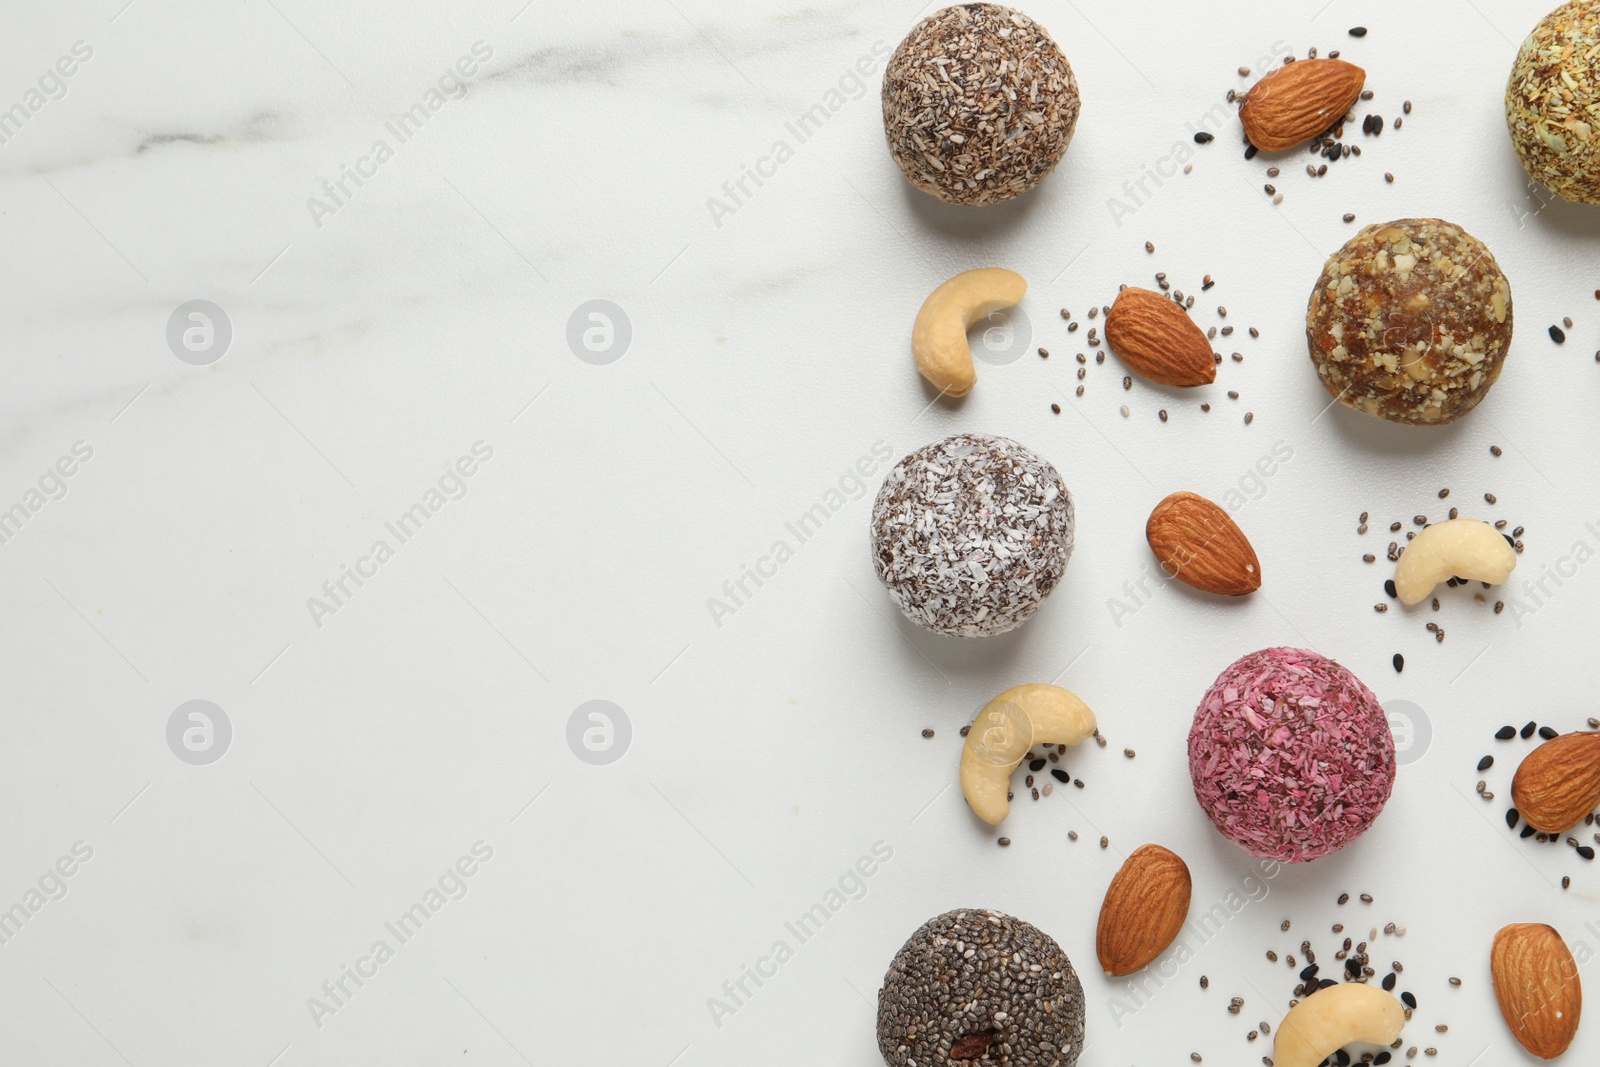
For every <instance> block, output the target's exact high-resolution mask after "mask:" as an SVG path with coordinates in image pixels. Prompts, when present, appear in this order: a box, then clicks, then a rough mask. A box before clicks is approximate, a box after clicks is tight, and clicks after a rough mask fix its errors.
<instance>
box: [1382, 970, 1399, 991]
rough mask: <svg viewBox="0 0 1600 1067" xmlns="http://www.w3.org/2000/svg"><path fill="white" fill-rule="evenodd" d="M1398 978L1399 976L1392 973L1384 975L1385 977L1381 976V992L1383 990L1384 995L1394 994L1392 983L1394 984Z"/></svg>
mask: <svg viewBox="0 0 1600 1067" xmlns="http://www.w3.org/2000/svg"><path fill="white" fill-rule="evenodd" d="M1398 977H1399V976H1398V975H1396V974H1394V973H1393V972H1390V973H1389V974H1386V975H1384V976H1383V990H1384V992H1386V993H1393V992H1394V983H1395V981H1396V979H1397V978H1398Z"/></svg>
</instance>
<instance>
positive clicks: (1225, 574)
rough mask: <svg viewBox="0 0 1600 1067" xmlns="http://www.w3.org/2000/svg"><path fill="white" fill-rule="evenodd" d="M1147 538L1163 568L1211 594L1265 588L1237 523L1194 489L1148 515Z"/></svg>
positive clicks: (1175, 495) (1176, 495)
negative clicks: (1262, 586)
mask: <svg viewBox="0 0 1600 1067" xmlns="http://www.w3.org/2000/svg"><path fill="white" fill-rule="evenodd" d="M1144 537H1145V540H1146V541H1149V542H1150V551H1152V552H1154V553H1155V554H1156V559H1157V560H1159V561H1160V562H1161V569H1162V570H1164V571H1166V572H1167V573H1168V574H1170V575H1172V576H1173V577H1174V578H1177V579H1178V580H1179V581H1181V582H1183V583H1185V584H1186V585H1192V586H1194V587H1195V588H1196V589H1200V590H1203V591H1205V592H1207V593H1221V594H1223V595H1225V596H1244V595H1245V594H1246V593H1253V592H1255V591H1256V590H1257V589H1260V588H1261V561H1260V560H1258V559H1257V558H1256V550H1255V549H1254V548H1252V547H1250V541H1249V539H1248V538H1246V537H1245V535H1244V531H1243V530H1241V529H1239V524H1238V523H1236V522H1234V521H1233V519H1232V517H1231V516H1229V515H1228V513H1227V512H1226V511H1223V510H1222V508H1220V507H1219V506H1217V505H1216V504H1214V503H1212V502H1211V501H1209V500H1207V499H1206V498H1205V497H1203V496H1198V495H1196V494H1194V493H1173V494H1172V495H1171V496H1169V497H1167V498H1166V499H1165V500H1163V501H1162V502H1161V503H1159V504H1157V505H1156V507H1155V510H1154V511H1152V512H1151V513H1150V518H1149V519H1148V520H1147V521H1146V522H1145V524H1144Z"/></svg>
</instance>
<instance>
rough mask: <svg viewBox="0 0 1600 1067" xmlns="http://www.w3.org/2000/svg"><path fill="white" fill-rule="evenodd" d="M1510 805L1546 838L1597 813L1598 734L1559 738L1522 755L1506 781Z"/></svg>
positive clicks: (1599, 789)
mask: <svg viewBox="0 0 1600 1067" xmlns="http://www.w3.org/2000/svg"><path fill="white" fill-rule="evenodd" d="M1511 802H1512V803H1513V804H1515V805H1516V807H1517V810H1518V811H1519V812H1521V813H1522V817H1523V818H1524V819H1527V820H1528V825H1529V826H1531V827H1533V828H1534V829H1535V830H1539V831H1542V832H1544V833H1547V834H1559V833H1561V832H1562V831H1564V830H1569V829H1571V828H1572V827H1574V826H1576V825H1578V823H1580V822H1582V821H1583V817H1584V816H1585V815H1587V814H1589V813H1590V812H1591V811H1594V810H1595V808H1596V807H1600V733H1576V734H1562V735H1561V736H1560V737H1555V738H1551V739H1550V740H1549V741H1546V742H1545V743H1544V744H1542V745H1540V746H1539V747H1538V748H1536V749H1534V750H1533V751H1532V752H1530V753H1528V755H1527V758H1525V759H1524V760H1523V761H1522V765H1521V766H1520V767H1518V768H1517V773H1516V776H1515V777H1513V778H1512V779H1511Z"/></svg>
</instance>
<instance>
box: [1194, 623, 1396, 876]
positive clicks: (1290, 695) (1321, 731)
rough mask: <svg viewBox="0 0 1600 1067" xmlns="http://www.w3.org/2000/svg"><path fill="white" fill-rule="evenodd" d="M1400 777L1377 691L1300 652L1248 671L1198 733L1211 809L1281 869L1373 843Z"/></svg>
mask: <svg viewBox="0 0 1600 1067" xmlns="http://www.w3.org/2000/svg"><path fill="white" fill-rule="evenodd" d="M1394 768H1395V763H1394V736H1393V735H1392V734H1391V733H1390V732H1389V720H1388V718H1387V716H1385V715H1384V713H1383V707H1382V706H1381V705H1380V704H1379V703H1378V698H1377V697H1375V696H1373V695H1372V690H1370V689H1368V688H1367V687H1366V686H1365V685H1363V684H1362V683H1361V679H1359V678H1357V677H1356V676H1355V675H1353V674H1351V673H1350V672H1349V671H1347V670H1345V668H1343V667H1341V666H1339V664H1337V663H1335V662H1334V661H1333V660H1331V659H1328V658H1327V657H1326V656H1319V655H1317V654H1316V653H1315V652H1307V651H1305V650H1304V649H1299V648H1266V649H1262V650H1261V651H1260V652H1252V653H1250V654H1249V655H1248V656H1245V657H1244V658H1242V659H1240V660H1238V661H1236V662H1235V663H1234V664H1233V665H1232V666H1230V667H1229V668H1228V669H1227V670H1225V671H1223V672H1222V674H1221V675H1219V676H1218V678H1217V680H1216V681H1215V682H1213V683H1212V685H1211V688H1210V689H1208V690H1206V695H1205V697H1204V699H1202V700H1201V701H1200V708H1199V710H1197V711H1196V712H1195V713H1194V726H1193V727H1192V728H1191V729H1190V730H1189V776H1190V777H1191V778H1193V779H1194V795H1195V799H1197V800H1199V801H1200V807H1201V808H1203V809H1205V813H1206V814H1207V815H1208V816H1210V818H1211V821H1212V822H1213V823H1215V824H1216V826H1217V829H1218V830H1221V831H1222V835H1223V836H1224V837H1226V838H1228V839H1229V840H1231V841H1234V842H1236V843H1237V844H1239V845H1242V846H1243V847H1244V848H1245V849H1246V850H1247V851H1248V852H1249V853H1250V854H1251V855H1253V856H1262V857H1266V858H1269V859H1275V860H1279V861H1280V862H1286V863H1302V862H1304V861H1306V860H1314V859H1318V858H1320V857H1322V856H1328V855H1331V854H1333V853H1335V852H1337V851H1339V850H1340V849H1341V848H1343V847H1344V846H1345V845H1348V844H1349V843H1350V842H1351V841H1354V840H1355V839H1356V838H1358V837H1360V836H1361V835H1362V834H1363V833H1365V832H1366V831H1367V827H1369V826H1371V825H1372V823H1373V820H1375V819H1376V818H1377V817H1378V813H1379V812H1381V811H1382V810H1383V805H1384V803H1385V802H1387V801H1388V799H1389V792H1390V790H1392V789H1393V788H1394Z"/></svg>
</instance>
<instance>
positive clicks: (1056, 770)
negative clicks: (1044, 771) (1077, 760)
mask: <svg viewBox="0 0 1600 1067" xmlns="http://www.w3.org/2000/svg"><path fill="white" fill-rule="evenodd" d="M1050 777H1052V778H1054V779H1055V780H1056V781H1058V782H1060V783H1062V784H1063V785H1065V784H1066V783H1068V782H1070V781H1072V775H1070V774H1068V773H1067V772H1066V771H1064V770H1062V769H1061V768H1060V767H1051V768H1050Z"/></svg>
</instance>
